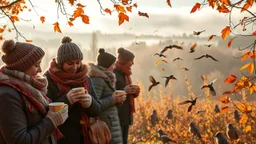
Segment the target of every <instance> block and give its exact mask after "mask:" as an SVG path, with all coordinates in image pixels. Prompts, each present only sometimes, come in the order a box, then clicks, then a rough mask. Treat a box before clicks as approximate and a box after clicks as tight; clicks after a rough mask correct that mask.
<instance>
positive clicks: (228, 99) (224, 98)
mask: <svg viewBox="0 0 256 144" xmlns="http://www.w3.org/2000/svg"><path fill="white" fill-rule="evenodd" d="M219 100H220V101H221V102H222V103H224V104H228V103H229V102H230V97H228V96H224V97H221V98H219Z"/></svg>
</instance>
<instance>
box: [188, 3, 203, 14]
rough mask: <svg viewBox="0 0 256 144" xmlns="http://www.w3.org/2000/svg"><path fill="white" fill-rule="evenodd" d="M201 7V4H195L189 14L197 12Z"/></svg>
mask: <svg viewBox="0 0 256 144" xmlns="http://www.w3.org/2000/svg"><path fill="white" fill-rule="evenodd" d="M200 7H201V4H200V3H196V4H195V5H194V7H193V8H192V10H191V11H190V13H194V12H195V11H196V10H199V9H200Z"/></svg>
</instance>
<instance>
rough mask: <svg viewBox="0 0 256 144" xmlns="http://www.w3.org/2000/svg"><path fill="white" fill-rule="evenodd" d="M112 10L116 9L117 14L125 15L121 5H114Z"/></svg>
mask: <svg viewBox="0 0 256 144" xmlns="http://www.w3.org/2000/svg"><path fill="white" fill-rule="evenodd" d="M114 8H116V11H117V12H119V13H126V11H125V9H124V7H123V6H121V5H118V4H115V5H114Z"/></svg>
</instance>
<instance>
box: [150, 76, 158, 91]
mask: <svg viewBox="0 0 256 144" xmlns="http://www.w3.org/2000/svg"><path fill="white" fill-rule="evenodd" d="M149 81H150V82H151V83H152V84H151V85H150V86H149V88H148V91H150V90H151V89H152V88H153V87H154V86H157V85H158V84H160V82H157V81H156V80H155V79H154V77H153V76H149Z"/></svg>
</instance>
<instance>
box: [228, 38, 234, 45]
mask: <svg viewBox="0 0 256 144" xmlns="http://www.w3.org/2000/svg"><path fill="white" fill-rule="evenodd" d="M234 39H235V38H234V37H233V38H231V39H230V40H229V42H228V48H230V46H231V44H232V42H233V40H234Z"/></svg>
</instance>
